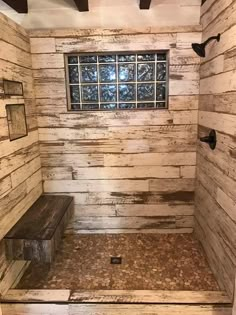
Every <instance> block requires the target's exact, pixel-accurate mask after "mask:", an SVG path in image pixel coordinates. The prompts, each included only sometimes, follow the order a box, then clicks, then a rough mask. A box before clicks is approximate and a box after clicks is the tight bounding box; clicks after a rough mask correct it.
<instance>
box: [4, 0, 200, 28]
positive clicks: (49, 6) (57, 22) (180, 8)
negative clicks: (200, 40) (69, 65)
mask: <svg viewBox="0 0 236 315" xmlns="http://www.w3.org/2000/svg"><path fill="white" fill-rule="evenodd" d="M7 1H8V3H10V2H9V1H13V2H14V3H18V5H19V3H23V2H24V1H25V0H6V1H5V0H0V12H2V13H3V14H5V15H7V16H8V17H10V18H11V19H13V20H14V21H15V22H17V23H18V24H20V25H22V26H23V27H24V28H26V29H39V28H40V29H45V28H47V29H48V28H50V29H56V28H146V27H164V26H182V25H183V26H185V25H199V20H200V6H201V0H152V1H148V2H149V3H150V6H149V9H140V3H141V2H140V0H117V1H115V0H88V3H89V8H87V9H89V11H82V9H83V8H81V7H78V5H79V4H78V3H77V2H75V0H28V1H27V4H28V13H18V12H17V11H16V10H14V9H13V8H12V7H11V6H9V5H7V4H6V2H7ZM77 1H79V0H77ZM82 2H83V1H82ZM82 2H81V0H80V5H81V3H82ZM11 5H12V6H13V3H11ZM25 5H26V2H25ZM15 9H17V10H18V11H19V10H20V8H19V7H17V8H16V7H15ZM23 9H24V8H22V10H23ZM79 9H80V10H81V11H79ZM84 9H86V8H84Z"/></svg>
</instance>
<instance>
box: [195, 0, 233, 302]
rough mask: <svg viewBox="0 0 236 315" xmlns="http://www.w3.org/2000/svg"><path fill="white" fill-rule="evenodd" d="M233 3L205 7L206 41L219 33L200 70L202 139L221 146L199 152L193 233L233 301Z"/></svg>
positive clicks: (202, 147)
mask: <svg viewBox="0 0 236 315" xmlns="http://www.w3.org/2000/svg"><path fill="white" fill-rule="evenodd" d="M235 14H236V6H235V1H232V0H227V1H216V0H209V1H206V2H205V3H204V5H203V6H202V18H201V22H202V25H203V39H204V40H205V39H207V38H208V36H210V35H215V34H217V33H218V32H220V33H221V39H220V42H219V43H217V42H214V43H211V44H210V45H209V47H207V49H206V51H207V55H206V58H204V59H202V64H201V67H200V76H201V80H200V102H199V136H203V135H206V134H208V132H209V129H215V130H216V132H217V140H218V142H217V146H216V149H215V150H214V151H211V150H210V149H209V147H208V146H207V145H206V144H203V143H198V147H197V184H196V200H195V201H196V211H195V231H196V235H197V236H198V238H199V239H200V240H201V242H202V244H203V247H204V249H205V251H206V253H207V256H208V260H209V262H210V265H211V267H212V270H213V271H214V273H215V276H216V277H217V279H218V281H219V283H220V285H221V287H222V288H225V289H226V290H227V292H228V294H229V295H230V296H231V298H232V297H233V291H234V278H235V270H236V245H235V244H236V239H235V235H236V172H235V169H236V160H235V157H236V154H235V152H236V110H235V100H236V85H235V81H236V78H235V73H236V63H235V59H234V58H235V45H236V36H235V34H236V22H235V21H236V19H235V16H236V15H235Z"/></svg>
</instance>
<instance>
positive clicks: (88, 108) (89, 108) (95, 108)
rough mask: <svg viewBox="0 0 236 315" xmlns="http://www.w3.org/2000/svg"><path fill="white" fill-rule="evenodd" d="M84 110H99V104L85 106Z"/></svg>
mask: <svg viewBox="0 0 236 315" xmlns="http://www.w3.org/2000/svg"><path fill="white" fill-rule="evenodd" d="M82 107H83V109H84V110H97V109H99V104H83V106H82Z"/></svg>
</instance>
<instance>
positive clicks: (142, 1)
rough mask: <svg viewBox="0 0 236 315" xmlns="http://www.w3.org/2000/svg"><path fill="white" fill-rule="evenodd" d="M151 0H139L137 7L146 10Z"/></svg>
mask: <svg viewBox="0 0 236 315" xmlns="http://www.w3.org/2000/svg"><path fill="white" fill-rule="evenodd" d="M151 1H152V0H140V3H139V8H140V9H141V10H143V9H144V10H148V9H149V8H150V5H151Z"/></svg>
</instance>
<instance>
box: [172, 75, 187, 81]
mask: <svg viewBox="0 0 236 315" xmlns="http://www.w3.org/2000/svg"><path fill="white" fill-rule="evenodd" d="M183 78H184V76H183V75H182V74H170V79H172V80H182V79H183Z"/></svg>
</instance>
